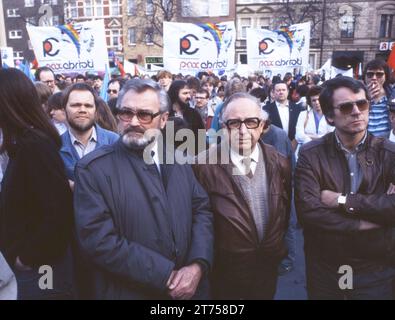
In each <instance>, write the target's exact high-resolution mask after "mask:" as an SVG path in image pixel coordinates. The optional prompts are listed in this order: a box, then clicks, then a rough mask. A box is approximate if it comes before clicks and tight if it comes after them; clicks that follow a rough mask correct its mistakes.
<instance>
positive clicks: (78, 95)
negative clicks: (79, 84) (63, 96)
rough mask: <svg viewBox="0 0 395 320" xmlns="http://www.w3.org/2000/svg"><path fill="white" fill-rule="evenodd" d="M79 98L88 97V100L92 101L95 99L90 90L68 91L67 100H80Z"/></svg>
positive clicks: (85, 98)
mask: <svg viewBox="0 0 395 320" xmlns="http://www.w3.org/2000/svg"><path fill="white" fill-rule="evenodd" d="M80 99H84V100H87V99H88V100H92V101H94V100H95V99H94V97H93V94H92V92H90V91H88V90H73V91H71V92H70V95H69V99H68V100H69V101H70V100H73V101H75V100H80Z"/></svg>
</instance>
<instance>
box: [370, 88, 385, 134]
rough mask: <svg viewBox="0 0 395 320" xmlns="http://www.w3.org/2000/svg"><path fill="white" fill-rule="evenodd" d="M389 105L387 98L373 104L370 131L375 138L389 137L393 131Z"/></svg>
mask: <svg viewBox="0 0 395 320" xmlns="http://www.w3.org/2000/svg"><path fill="white" fill-rule="evenodd" d="M387 104H388V99H387V97H386V96H384V97H383V98H381V99H380V100H379V101H378V102H377V103H374V102H373V101H372V102H371V108H370V112H369V123H368V131H369V132H370V133H371V134H373V135H374V136H386V137H388V134H389V132H390V130H391V126H390V120H389V112H388V106H387Z"/></svg>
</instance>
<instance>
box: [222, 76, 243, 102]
mask: <svg viewBox="0 0 395 320" xmlns="http://www.w3.org/2000/svg"><path fill="white" fill-rule="evenodd" d="M245 91H246V86H245V85H244V83H243V81H241V80H240V79H239V78H232V79H230V80H229V81H228V83H227V84H226V85H225V98H229V97H230V96H231V95H232V94H235V93H236V92H245Z"/></svg>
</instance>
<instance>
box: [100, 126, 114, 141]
mask: <svg viewBox="0 0 395 320" xmlns="http://www.w3.org/2000/svg"><path fill="white" fill-rule="evenodd" d="M96 131H97V133H98V134H99V133H100V134H102V135H104V136H105V137H107V138H109V139H110V140H118V138H119V134H118V133H115V132H113V131H110V130H107V129H104V128H102V127H100V126H99V125H96Z"/></svg>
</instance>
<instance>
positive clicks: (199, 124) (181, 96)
mask: <svg viewBox="0 0 395 320" xmlns="http://www.w3.org/2000/svg"><path fill="white" fill-rule="evenodd" d="M167 93H168V95H169V98H170V102H171V105H172V109H171V110H170V116H171V117H178V118H181V119H183V120H184V123H185V127H184V128H187V129H190V130H191V131H192V132H193V135H194V138H195V144H194V150H193V151H191V149H189V150H188V151H189V153H190V154H191V155H196V154H197V153H200V152H201V151H204V150H205V147H206V145H205V144H204V143H203V145H202V146H199V143H198V133H199V129H202V133H201V134H202V136H203V139H201V140H202V141H203V142H204V141H205V137H206V130H205V127H204V123H203V120H202V117H201V116H200V114H199V112H198V111H196V110H195V109H192V108H191V107H190V106H189V101H190V100H191V94H190V89H189V87H188V84H187V82H186V81H184V80H176V81H173V83H172V84H171V86H170V88H169V91H168V92H167ZM192 146H193V144H192V145H191V147H192Z"/></svg>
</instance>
